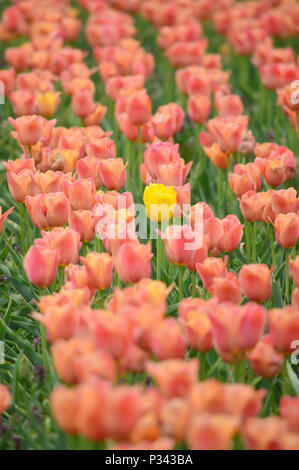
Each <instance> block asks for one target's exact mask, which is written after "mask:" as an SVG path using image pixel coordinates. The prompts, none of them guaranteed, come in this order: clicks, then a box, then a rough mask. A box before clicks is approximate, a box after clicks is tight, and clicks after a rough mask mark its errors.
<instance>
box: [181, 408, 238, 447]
mask: <svg viewBox="0 0 299 470" xmlns="http://www.w3.org/2000/svg"><path fill="white" fill-rule="evenodd" d="M239 426H240V420H239V418H238V417H237V416H225V415H218V414H211V415H201V416H200V415H199V416H198V415H197V416H193V417H192V419H191V421H190V424H189V426H188V431H187V436H186V439H187V443H188V448H189V449H193V450H230V449H231V448H232V445H233V439H234V437H235V435H236V434H237V433H238V431H239Z"/></svg>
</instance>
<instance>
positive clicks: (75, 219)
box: [68, 209, 95, 243]
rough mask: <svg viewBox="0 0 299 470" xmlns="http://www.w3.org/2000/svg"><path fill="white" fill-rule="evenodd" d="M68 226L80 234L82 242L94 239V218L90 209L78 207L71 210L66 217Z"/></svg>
mask: <svg viewBox="0 0 299 470" xmlns="http://www.w3.org/2000/svg"><path fill="white" fill-rule="evenodd" d="M68 223H69V226H70V227H71V228H72V229H74V230H75V231H76V232H77V233H78V235H79V236H80V240H81V241H82V242H83V243H86V242H90V241H91V240H93V239H94V236H95V230H94V220H93V215H92V212H91V211H86V210H83V209H79V210H77V211H71V212H70V214H69V218H68Z"/></svg>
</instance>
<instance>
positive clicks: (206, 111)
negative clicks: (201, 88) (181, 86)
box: [187, 93, 212, 124]
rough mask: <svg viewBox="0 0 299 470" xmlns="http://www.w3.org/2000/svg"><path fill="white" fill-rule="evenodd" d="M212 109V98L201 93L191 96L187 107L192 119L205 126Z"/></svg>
mask: <svg viewBox="0 0 299 470" xmlns="http://www.w3.org/2000/svg"><path fill="white" fill-rule="evenodd" d="M211 107H212V103H211V100H210V98H208V97H207V96H205V95H201V94H199V93H198V94H196V95H193V96H190V98H189V100H188V105H187V108H188V114H189V116H190V118H191V119H192V121H194V122H196V123H198V124H203V123H205V122H206V121H207V120H208V118H209V115H210V112H211Z"/></svg>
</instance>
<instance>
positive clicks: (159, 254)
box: [156, 224, 163, 281]
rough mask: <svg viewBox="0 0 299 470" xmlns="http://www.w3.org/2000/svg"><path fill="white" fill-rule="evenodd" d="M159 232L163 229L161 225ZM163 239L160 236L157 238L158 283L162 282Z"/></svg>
mask: <svg viewBox="0 0 299 470" xmlns="http://www.w3.org/2000/svg"><path fill="white" fill-rule="evenodd" d="M158 228H159V230H160V229H161V226H160V224H159V227H158ZM162 243H163V241H162V238H161V237H160V235H158V238H157V265H156V277H157V281H160V280H161V261H162V248H163V246H162Z"/></svg>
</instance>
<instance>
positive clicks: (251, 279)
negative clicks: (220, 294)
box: [239, 264, 272, 303]
mask: <svg viewBox="0 0 299 470" xmlns="http://www.w3.org/2000/svg"><path fill="white" fill-rule="evenodd" d="M270 278H271V270H270V269H269V268H268V266H267V265H265V264H248V265H243V266H242V268H241V271H240V273H239V281H240V285H241V288H242V290H243V292H244V294H245V295H246V297H247V299H249V300H253V301H255V302H260V303H263V302H266V300H268V299H269V298H270V297H271V294H272V286H271V280H270Z"/></svg>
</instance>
